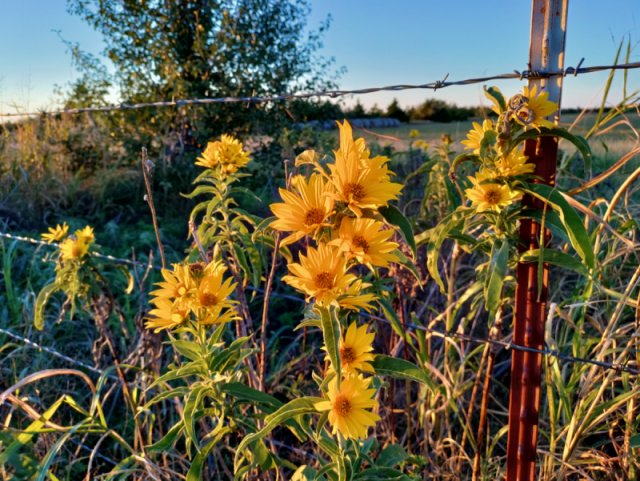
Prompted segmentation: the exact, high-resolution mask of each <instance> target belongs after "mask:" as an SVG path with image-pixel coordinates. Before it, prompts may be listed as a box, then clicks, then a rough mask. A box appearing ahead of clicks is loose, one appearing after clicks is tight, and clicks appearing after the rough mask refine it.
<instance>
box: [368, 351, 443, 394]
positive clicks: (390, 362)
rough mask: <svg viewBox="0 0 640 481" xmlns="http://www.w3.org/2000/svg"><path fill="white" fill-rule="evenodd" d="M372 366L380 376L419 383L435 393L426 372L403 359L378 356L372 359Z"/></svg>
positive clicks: (433, 385)
mask: <svg viewBox="0 0 640 481" xmlns="http://www.w3.org/2000/svg"><path fill="white" fill-rule="evenodd" d="M372 366H373V368H374V369H375V371H376V373H377V374H380V375H382V376H391V377H394V378H396V379H406V380H409V381H415V382H419V383H422V384H425V385H427V386H428V387H430V388H432V389H433V390H435V391H437V387H436V385H435V384H434V382H433V380H432V379H431V377H430V376H429V375H428V374H427V372H426V371H425V370H424V369H421V368H420V367H419V366H416V365H415V364H414V363H412V362H410V361H407V360H405V359H399V358H397V357H392V356H387V355H385V354H378V355H376V357H375V358H374V359H373V362H372Z"/></svg>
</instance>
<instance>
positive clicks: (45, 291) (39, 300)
mask: <svg viewBox="0 0 640 481" xmlns="http://www.w3.org/2000/svg"><path fill="white" fill-rule="evenodd" d="M57 290H59V287H58V284H57V283H55V282H54V283H51V284H47V285H46V286H44V287H43V288H42V290H41V291H40V292H39V293H38V297H36V302H35V306H34V309H33V327H35V328H36V329H37V330H38V331H42V329H44V308H45V306H46V305H47V302H48V301H49V297H51V295H52V294H53V293H54V292H56V291H57Z"/></svg>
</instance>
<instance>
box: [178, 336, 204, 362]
mask: <svg viewBox="0 0 640 481" xmlns="http://www.w3.org/2000/svg"><path fill="white" fill-rule="evenodd" d="M171 344H172V345H173V347H174V349H175V350H176V351H178V352H179V353H180V354H182V355H183V356H184V357H186V358H187V359H189V360H190V361H197V360H198V359H201V358H202V354H201V353H200V349H199V347H198V345H197V344H196V343H195V342H192V341H181V340H175V341H173V342H172V343H171Z"/></svg>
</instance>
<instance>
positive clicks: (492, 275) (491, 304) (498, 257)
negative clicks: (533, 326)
mask: <svg viewBox="0 0 640 481" xmlns="http://www.w3.org/2000/svg"><path fill="white" fill-rule="evenodd" d="M508 262H509V241H507V240H506V239H505V240H504V241H502V242H499V241H495V242H494V243H493V247H492V248H491V260H490V261H489V272H488V278H487V283H486V285H485V291H484V296H485V306H486V309H487V311H488V312H489V317H490V318H493V317H494V316H495V313H496V311H497V310H498V307H499V306H500V298H501V297H502V286H503V284H504V278H505V276H506V274H507V267H508Z"/></svg>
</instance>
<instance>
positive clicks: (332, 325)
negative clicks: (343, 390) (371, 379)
mask: <svg viewBox="0 0 640 481" xmlns="http://www.w3.org/2000/svg"><path fill="white" fill-rule="evenodd" d="M319 311H320V325H321V326H322V337H323V338H324V345H325V348H326V349H327V354H328V355H329V359H330V360H331V365H332V366H333V369H334V370H335V372H342V369H341V366H340V347H339V345H340V323H339V322H338V318H337V316H336V314H335V311H334V310H332V309H330V308H329V309H325V308H319Z"/></svg>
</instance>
